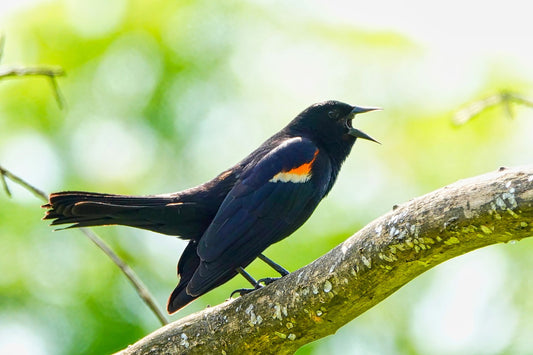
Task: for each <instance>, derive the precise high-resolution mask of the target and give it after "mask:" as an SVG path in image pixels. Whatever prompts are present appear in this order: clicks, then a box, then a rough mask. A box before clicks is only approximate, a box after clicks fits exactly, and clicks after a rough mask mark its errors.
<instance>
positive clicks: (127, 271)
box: [80, 228, 168, 325]
mask: <svg viewBox="0 0 533 355" xmlns="http://www.w3.org/2000/svg"><path fill="white" fill-rule="evenodd" d="M80 231H81V232H82V233H83V234H85V235H86V236H87V238H89V239H90V240H91V241H92V242H93V243H94V244H96V246H98V248H100V249H101V250H102V251H103V252H104V253H105V254H106V255H107V256H108V257H109V258H110V259H111V260H112V261H113V262H114V263H115V264H116V265H117V266H118V267H119V268H120V270H121V271H122V272H123V273H124V275H126V277H127V278H128V280H129V281H130V283H131V284H132V285H133V287H134V288H135V290H136V291H137V293H138V294H139V297H141V298H142V300H143V301H144V303H146V305H147V306H148V307H149V308H150V309H151V310H152V312H154V314H155V316H156V317H157V319H159V321H160V322H161V324H162V325H165V324H168V320H167V319H166V317H165V315H164V314H163V312H162V311H161V309H160V308H159V307H158V306H157V304H156V301H155V299H154V296H152V294H151V293H150V291H148V288H147V287H146V286H145V285H144V283H143V282H142V281H141V279H140V278H139V277H137V275H136V274H135V272H134V271H133V269H132V268H130V266H129V265H128V264H126V263H125V262H124V260H122V259H121V258H119V257H118V255H117V254H115V252H113V250H111V248H110V247H109V246H108V245H107V244H106V243H105V242H104V241H103V240H102V239H101V238H99V237H98V235H96V234H95V233H94V232H93V231H92V230H91V229H89V228H80Z"/></svg>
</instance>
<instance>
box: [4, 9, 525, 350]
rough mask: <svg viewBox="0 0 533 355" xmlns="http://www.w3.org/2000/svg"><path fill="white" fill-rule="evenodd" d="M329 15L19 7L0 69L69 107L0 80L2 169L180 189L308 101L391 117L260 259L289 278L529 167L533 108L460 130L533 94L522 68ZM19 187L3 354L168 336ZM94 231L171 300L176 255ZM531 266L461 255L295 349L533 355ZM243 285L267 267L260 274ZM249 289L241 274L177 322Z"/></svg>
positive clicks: (102, 184)
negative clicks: (57, 73) (383, 221)
mask: <svg viewBox="0 0 533 355" xmlns="http://www.w3.org/2000/svg"><path fill="white" fill-rule="evenodd" d="M321 6H324V5H323V4H321V3H320V2H313V3H311V4H310V5H309V6H307V5H305V4H300V3H286V2H281V1H278V2H272V3H269V2H262V1H220V2H214V1H166V0H155V1H141V0H135V1H130V2H127V1H110V2H105V1H101V0H100V1H94V2H89V1H87V2H83V1H49V2H46V3H45V4H41V5H39V6H36V7H32V8H29V9H28V10H25V11H23V12H19V13H17V14H15V15H13V16H11V17H10V18H9V19H7V20H6V22H5V23H4V24H3V27H4V31H5V35H6V37H7V43H6V46H5V50H4V55H3V58H2V63H1V65H3V66H4V67H7V66H10V65H13V66H14V65H30V64H31V65H45V64H50V65H58V66H61V67H62V68H64V69H65V71H66V72H67V76H66V77H65V78H62V79H60V80H59V83H60V87H61V90H62V92H63V94H64V96H65V98H66V102H67V107H66V109H64V110H60V109H59V108H58V107H57V105H56V102H55V100H54V97H53V95H52V93H51V90H50V86H49V84H48V82H47V81H46V80H44V79H42V78H27V79H16V80H15V79H10V80H2V81H0V164H2V166H4V167H6V168H8V169H10V170H11V171H13V172H14V173H16V174H18V175H20V176H22V177H23V178H25V179H26V180H28V181H29V182H30V183H33V184H34V185H36V186H38V187H40V188H41V189H44V190H46V191H48V192H52V191H57V190H90V191H100V192H113V193H122V194H139V195H142V194H152V193H163V192H172V191H177V190H181V189H185V188H188V187H191V186H194V185H196V184H199V183H201V182H204V181H206V180H208V179H210V178H212V177H214V176H215V175H216V174H217V173H218V172H220V171H222V170H223V169H225V168H227V167H229V166H231V165H232V164H234V163H235V162H237V161H238V160H240V159H241V158H242V157H244V156H245V155H246V154H247V153H248V152H249V151H251V150H252V149H253V148H255V147H256V146H257V145H259V144H260V143H261V142H262V141H263V140H265V139H266V138H268V137H269V136H270V135H271V134H273V133H274V132H276V131H277V130H279V129H280V128H281V127H283V125H284V124H286V123H287V122H288V121H289V120H290V119H291V118H292V117H294V116H295V115H296V114H297V113H298V112H300V111H301V110H303V109H304V108H305V107H307V106H308V105H310V104H312V103H314V102H318V101H323V100H327V99H337V100H341V101H346V102H349V103H352V104H358V105H367V106H381V107H383V108H384V109H385V110H384V111H382V112H379V113H372V114H368V115H364V116H361V118H358V119H357V122H356V125H357V126H358V127H360V128H361V129H363V130H364V131H365V132H367V133H369V134H370V135H372V136H373V137H375V138H377V139H378V140H380V141H381V142H382V143H383V144H382V145H381V146H378V145H375V144H371V143H369V142H358V143H357V144H356V146H355V149H354V151H353V153H352V155H351V156H350V158H349V159H348V161H347V162H346V164H345V167H344V168H343V171H342V173H341V175H340V178H339V181H338V183H337V185H336V186H335V188H334V189H333V191H332V193H331V194H330V196H329V197H328V198H327V199H326V200H325V201H324V202H323V203H322V204H321V206H320V207H319V209H318V210H317V211H316V213H315V214H314V215H313V217H312V218H311V219H310V221H308V223H306V224H305V225H304V226H303V227H302V228H301V229H300V230H299V231H297V232H296V233H295V234H294V235H293V236H291V237H290V238H288V239H287V240H285V241H283V242H281V243H279V244H277V245H275V246H272V247H271V248H270V249H269V250H268V251H267V255H268V256H270V257H272V258H273V259H274V260H277V261H279V262H280V263H282V264H283V265H284V266H285V267H287V268H288V269H290V270H295V269H297V268H299V267H301V266H304V265H305V264H307V263H309V262H311V261H312V260H314V259H315V258H317V257H318V256H320V255H322V254H324V253H325V252H326V251H328V250H329V249H330V248H332V247H334V246H335V245H337V244H338V243H340V242H341V241H343V240H344V239H346V238H347V237H348V236H350V235H351V234H352V233H354V232H355V231H357V230H358V229H359V228H360V227H362V226H363V225H365V224H366V223H368V222H369V221H371V220H372V219H373V218H375V217H378V216H379V215H381V214H382V213H384V212H386V211H388V210H389V209H390V208H391V207H392V205H394V204H397V203H401V202H402V201H406V200H408V199H410V198H412V197H416V196H419V195H421V194H423V193H426V192H429V191H431V190H433V189H436V188H439V187H441V186H443V185H445V184H448V183H451V182H454V181H456V180H458V179H461V178H465V177H469V176H472V175H476V174H480V173H484V172H487V171H491V170H495V169H497V168H498V167H499V166H511V165H520V164H528V163H531V156H532V151H533V139H532V137H533V112H532V111H531V110H529V111H528V110H527V109H526V108H523V107H513V110H514V111H515V113H516V119H515V120H509V119H507V116H506V114H505V111H504V110H503V109H502V108H501V107H496V108H492V109H489V110H486V111H485V112H484V113H483V114H482V115H481V116H480V117H478V118H476V119H474V120H473V121H472V122H470V123H469V124H468V125H466V126H463V127H461V128H457V127H454V126H453V125H452V124H451V117H452V116H453V113H454V111H455V110H456V109H457V108H459V107H460V106H461V105H462V104H464V103H465V102H468V101H472V100H475V99H479V98H482V97H485V96H486V95H488V94H492V93H494V92H497V91H499V90H503V89H506V90H514V91H519V92H521V93H523V94H528V93H531V87H532V86H531V84H532V80H533V74H532V71H531V68H528V71H525V68H524V66H523V65H518V64H517V63H523V59H521V58H516V57H513V55H505V52H504V53H503V54H502V55H499V56H490V55H487V56H485V57H483V56H474V57H469V54H468V53H461V52H460V51H458V52H457V53H454V52H448V51H446V50H445V49H443V50H442V52H438V51H437V52H435V51H431V50H430V49H428V47H427V46H426V45H424V44H421V43H419V42H417V41H416V40H413V39H412V38H409V37H408V36H406V35H404V34H400V33H399V32H396V31H393V30H390V31H388V30H375V29H374V30H372V29H369V28H366V27H364V26H360V25H359V24H358V23H357V21H353V22H352V23H350V22H346V21H340V20H339V21H337V20H336V19H335V18H334V17H333V18H329V17H327V16H320V13H321ZM429 26H431V25H429ZM421 30H423V29H421ZM465 43H466V45H468V43H467V42H465ZM465 43H463V44H465ZM443 53H446V56H445V57H441V56H440V54H443ZM10 187H11V189H12V190H13V194H14V197H13V198H12V199H9V198H8V197H7V196H6V195H5V194H0V250H1V253H0V255H1V256H0V352H6V353H7V352H9V351H12V350H13V349H15V348H13V347H12V346H14V345H13V344H17V346H18V348H16V349H17V350H18V353H23V352H26V353H31V354H100V353H110V352H114V351H117V350H119V349H121V348H123V347H125V346H127V345H128V344H130V343H133V342H135V341H136V340H137V339H139V338H140V337H142V336H144V335H146V334H147V333H149V332H151V331H153V330H155V329H156V328H158V327H159V324H158V322H157V320H156V318H155V317H154V316H153V314H151V313H150V311H149V310H148V309H147V308H146V307H145V305H144V304H143V303H142V302H141V300H140V299H139V298H138V296H137V295H136V293H135V292H134V291H133V289H132V287H131V286H130V285H129V284H128V282H127V281H126V280H125V279H124V277H123V276H122V274H121V273H120V272H119V271H118V270H117V268H116V267H115V266H114V265H113V264H112V263H111V262H110V261H109V260H108V259H107V258H106V257H105V256H104V255H103V254H102V253H101V252H100V251H99V250H97V249H96V248H95V247H94V246H93V245H92V244H91V243H90V242H89V241H88V240H87V239H86V238H85V237H83V235H82V234H81V233H78V232H76V231H64V232H56V233H52V231H51V228H49V227H48V226H47V223H45V222H43V221H41V220H40V218H41V217H42V213H43V211H42V210H41V209H40V208H39V205H40V201H38V200H36V199H35V198H34V197H33V196H31V195H30V194H29V193H27V192H26V191H23V190H22V189H20V188H17V187H16V186H14V185H13V184H10ZM97 232H98V233H99V234H100V235H101V236H102V237H103V239H105V240H106V241H107V242H108V243H109V244H111V245H112V246H113V248H114V249H115V250H116V251H117V252H118V253H119V254H120V255H121V256H122V257H123V258H124V259H125V260H127V261H128V263H129V264H130V265H131V266H132V267H133V268H134V269H135V271H136V272H137V273H138V274H139V275H140V276H141V278H142V279H143V281H144V282H145V283H146V284H147V286H148V287H149V288H150V290H151V291H152V292H153V293H154V295H155V296H156V298H157V300H158V302H159V303H160V304H161V305H162V306H163V305H164V304H165V303H166V299H167V297H168V295H169V294H170V292H171V290H172V289H173V287H174V286H175V284H176V282H177V280H176V276H175V267H176V262H177V259H178V257H179V255H180V253H181V251H182V250H183V248H184V246H185V243H184V242H182V241H180V240H178V239H175V238H172V237H168V236H161V235H157V234H154V233H150V232H145V231H138V230H134V229H129V228H125V227H106V228H97ZM532 252H533V243H532V241H531V240H526V241H522V242H520V243H516V244H513V245H500V246H494V247H490V248H486V249H484V250H480V251H477V252H474V253H471V254H470V255H467V256H464V257H461V258H457V259H456V260H453V261H450V262H448V263H446V264H445V265H441V266H439V267H437V268H435V269H434V270H433V271H432V272H429V273H426V274H425V275H423V276H422V277H420V278H418V279H417V280H415V281H414V282H412V283H410V284H409V285H407V286H406V287H404V288H403V289H402V290H400V291H399V292H397V293H396V294H394V295H393V296H392V297H390V298H389V299H388V300H386V301H385V302H383V303H381V304H380V305H378V306H377V307H375V308H374V309H372V310H370V311H368V312H367V313H366V314H364V315H363V316H361V317H359V318H358V319H356V320H355V321H353V322H352V323H350V324H349V325H347V326H346V327H344V328H343V329H342V330H341V331H339V332H338V334H336V335H334V336H332V337H328V338H326V339H323V340H320V341H317V342H316V343H313V344H310V345H308V346H306V347H304V348H302V349H300V350H299V354H322V353H340V352H342V353H354V354H355V353H357V354H427V353H432V354H533V350H531V349H533V342H532V339H531V336H530V334H531V332H532V331H533V302H532V298H531V297H530V295H531V294H533V282H532V281H531V280H533V277H532V276H533V274H532V270H533V258H531V253H532ZM249 271H250V272H251V273H252V274H253V275H256V276H257V277H263V276H267V274H268V273H270V271H269V270H268V269H267V268H266V267H264V266H263V265H262V264H261V263H254V264H252V265H251V266H250V267H249ZM243 286H245V282H244V280H242V279H239V278H236V279H234V280H232V281H231V282H230V283H228V284H226V285H224V286H222V287H220V288H218V289H217V290H215V291H213V292H211V293H209V294H207V295H205V296H204V297H202V298H201V299H199V300H198V301H196V302H194V303H193V304H192V305H190V306H188V307H187V308H186V309H184V310H183V311H180V312H179V313H178V314H177V315H175V316H173V317H171V319H178V318H180V317H183V316H185V315H186V314H189V313H192V312H195V311H198V310H201V309H203V308H204V307H205V306H206V305H208V304H218V303H220V302H223V301H224V300H225V299H226V298H227V297H228V296H229V294H230V293H231V291H232V290H233V289H235V288H240V287H243Z"/></svg>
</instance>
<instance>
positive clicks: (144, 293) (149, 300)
mask: <svg viewBox="0 0 533 355" xmlns="http://www.w3.org/2000/svg"><path fill="white" fill-rule="evenodd" d="M0 175H1V176H2V180H3V181H4V182H5V180H4V179H5V178H8V179H10V180H11V181H13V182H14V183H16V184H18V185H20V186H22V187H24V188H25V189H27V190H29V191H31V192H32V193H33V194H34V195H35V196H37V197H38V198H40V199H42V200H43V201H48V196H47V194H46V193H44V192H43V191H41V190H39V189H38V188H36V187H34V186H32V185H31V184H29V183H28V182H26V181H24V180H23V179H22V178H20V177H18V176H17V175H15V174H13V173H11V172H10V171H9V170H7V169H5V168H3V167H2V166H0ZM4 189H5V190H6V192H7V193H8V195H11V194H10V192H9V189H8V188H7V184H5V185H4ZM80 231H81V232H82V233H83V234H85V236H86V237H87V238H89V239H90V240H91V241H92V242H93V243H94V244H96V246H98V248H100V250H102V251H103V252H104V254H106V255H107V256H108V257H109V258H110V259H111V260H112V261H113V262H114V263H115V265H117V266H118V268H119V269H120V270H121V271H122V273H123V274H124V275H125V276H126V277H127V278H128V280H129V281H130V283H131V284H132V285H133V287H134V288H135V290H136V291H137V293H138V294H139V297H141V299H142V300H143V301H144V303H146V305H147V306H148V308H150V309H151V310H152V312H154V314H155V316H156V317H157V319H159V321H160V322H161V324H162V325H165V324H168V320H167V319H166V317H165V316H164V314H163V312H162V311H161V309H160V308H159V307H158V306H157V302H156V301H155V299H154V297H153V296H152V294H151V293H150V291H148V289H147V288H146V286H145V285H144V283H143V282H142V281H141V279H140V278H139V277H138V276H137V275H136V274H135V272H134V271H133V270H132V269H131V268H130V267H129V266H128V265H127V264H126V263H125V262H124V261H123V260H122V259H121V258H120V257H119V256H118V255H117V254H116V253H115V252H114V251H113V250H112V249H111V248H110V247H109V246H108V245H107V244H106V243H105V242H104V241H103V240H102V239H101V238H100V237H99V236H98V235H97V234H96V233H94V232H93V231H92V230H90V229H88V228H80Z"/></svg>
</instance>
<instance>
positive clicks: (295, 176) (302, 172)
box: [269, 149, 318, 183]
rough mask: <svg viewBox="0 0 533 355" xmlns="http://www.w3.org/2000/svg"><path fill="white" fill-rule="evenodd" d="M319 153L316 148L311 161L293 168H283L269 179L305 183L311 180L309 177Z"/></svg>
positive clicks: (271, 180)
mask: <svg viewBox="0 0 533 355" xmlns="http://www.w3.org/2000/svg"><path fill="white" fill-rule="evenodd" d="M317 155H318V149H317V150H315V154H314V155H313V159H311V161H309V162H307V163H304V164H302V165H300V166H297V167H295V168H292V169H290V170H282V171H281V172H279V173H277V174H276V175H274V176H273V177H272V179H270V180H269V181H270V182H293V183H304V182H307V181H309V179H311V167H312V166H313V163H314V162H315V159H316V156H317Z"/></svg>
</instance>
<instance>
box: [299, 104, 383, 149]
mask: <svg viewBox="0 0 533 355" xmlns="http://www.w3.org/2000/svg"><path fill="white" fill-rule="evenodd" d="M374 110H380V109H379V108H376V107H359V106H351V105H348V104H345V103H343V102H339V101H325V102H321V103H317V104H314V105H312V106H309V107H308V108H307V109H305V110H304V111H303V112H302V113H300V114H299V115H298V116H297V117H296V118H295V119H294V120H293V121H292V122H291V124H290V125H289V126H293V129H295V130H296V131H299V132H302V133H304V134H311V135H312V137H313V138H314V139H316V140H317V141H319V142H321V143H322V144H323V145H324V146H326V147H328V146H338V145H343V146H347V147H349V148H351V146H352V145H353V143H354V142H355V140H356V139H357V138H361V139H366V140H370V141H373V142H376V143H379V142H378V141H377V140H375V139H374V138H372V137H370V136H369V135H367V134H366V133H364V132H362V131H360V130H358V129H357V128H354V127H353V125H352V121H353V119H354V117H355V116H356V115H357V114H358V113H364V112H369V111H374Z"/></svg>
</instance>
